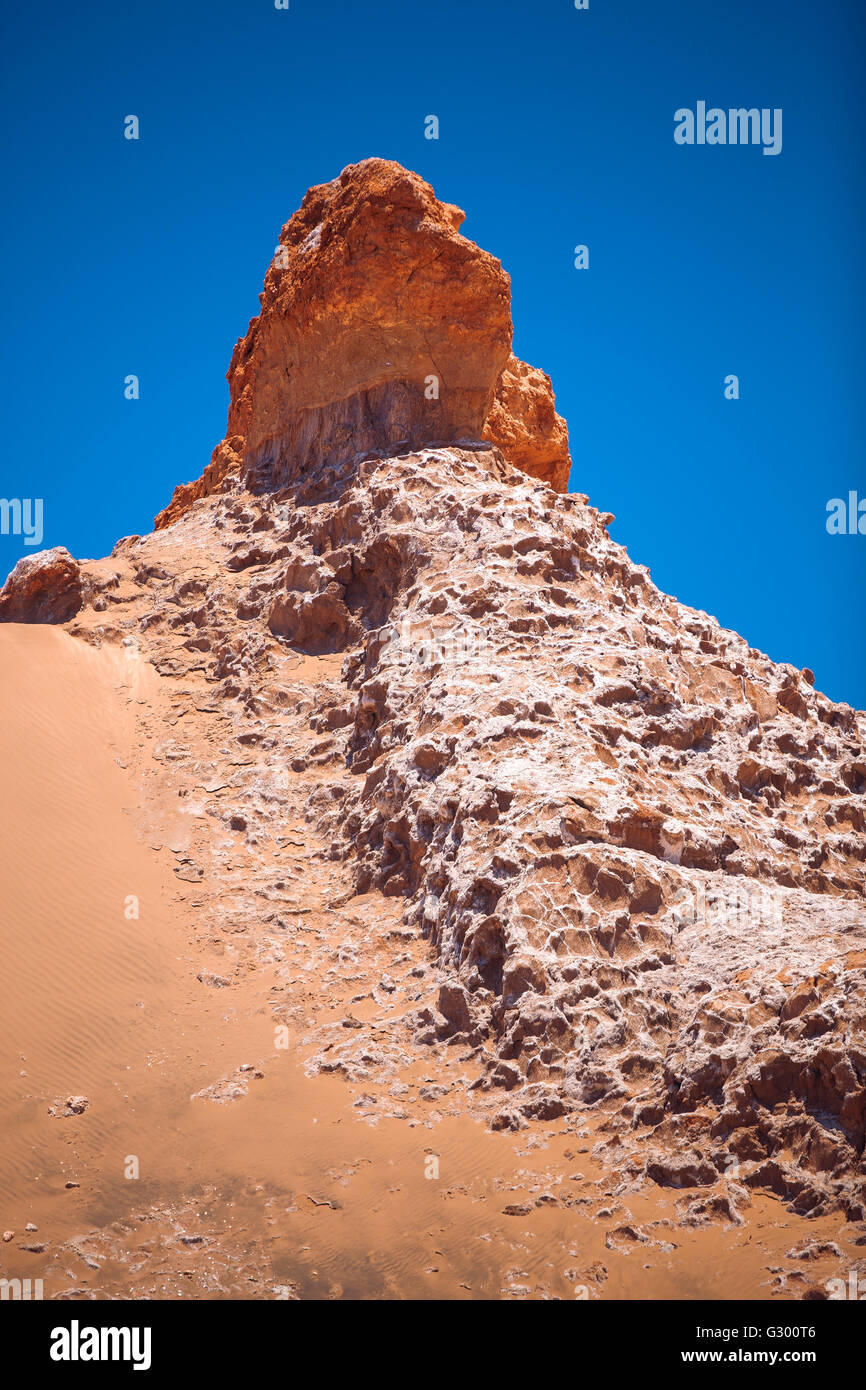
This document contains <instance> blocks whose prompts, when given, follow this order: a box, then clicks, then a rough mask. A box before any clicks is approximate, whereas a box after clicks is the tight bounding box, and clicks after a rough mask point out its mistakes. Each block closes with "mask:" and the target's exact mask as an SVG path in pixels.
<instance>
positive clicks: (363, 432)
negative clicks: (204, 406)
mask: <svg viewBox="0 0 866 1390" xmlns="http://www.w3.org/2000/svg"><path fill="white" fill-rule="evenodd" d="M463 220H464V214H463V213H462V212H461V211H460V209H459V208H457V207H454V206H453V205H452V204H450V203H442V202H440V201H439V200H438V199H437V198H436V196H435V194H434V192H433V190H432V188H431V187H430V185H429V184H427V183H425V182H424V180H423V179H421V178H419V176H418V175H417V174H413V173H410V172H409V171H408V170H406V169H404V168H402V166H401V165H399V164H395V163H393V162H391V161H389V160H384V159H367V160H364V161H363V162H362V163H361V164H354V165H350V166H349V167H348V168H347V169H344V170H343V172H342V174H340V176H339V178H337V179H334V180H333V181H332V182H331V183H326V184H321V185H320V186H318V187H316V188H311V189H310V191H309V192H308V193H307V195H306V197H305V198H304V200H303V203H302V204H301V207H300V209H299V210H298V211H297V212H296V213H295V214H294V216H293V217H291V218H290V219H289V221H288V222H287V223H286V225H285V226H284V227H283V230H282V232H281V233H280V240H279V246H278V247H277V253H276V255H275V257H274V260H273V262H272V264H271V265H270V267H269V268H268V271H267V274H266V276H265V287H264V291H263V293H262V294H261V296H260V300H261V312H260V313H259V315H258V317H257V318H255V319H253V320H252V321H251V323H250V326H249V330H248V332H247V334H246V337H245V338H242V339H241V340H240V341H239V342H238V343H237V345H236V346H235V350H234V354H233V356H232V360H231V365H230V367H229V371H228V381H229V386H230V391H231V403H230V406H229V418H228V430H227V435H226V439H225V440H223V441H222V443H221V444H220V445H218V446H217V448H216V449H215V451H214V454H213V457H212V459H211V462H210V464H209V466H208V468H207V469H206V470H205V472H204V474H203V476H202V477H201V478H200V479H199V480H198V481H197V482H195V483H187V484H184V485H182V486H181V487H179V488H177V489H176V490H175V494H174V497H173V499H172V502H171V504H170V506H169V507H167V508H166V510H165V511H164V512H162V513H161V514H160V516H158V517H157V519H156V526H157V528H160V527H163V526H166V525H168V524H170V523H171V522H172V521H174V520H176V519H177V517H178V516H180V515H182V513H183V512H184V511H185V510H186V509H187V508H188V507H189V506H190V505H191V503H192V502H194V501H196V500H197V499H198V498H200V497H205V496H208V495H210V494H212V493H214V492H218V491H220V490H222V488H223V486H224V484H225V481H226V479H227V478H229V477H232V476H236V475H239V476H240V478H241V480H242V481H243V482H244V483H246V484H247V485H248V486H251V487H253V488H254V489H260V488H265V489H270V488H278V487H282V486H284V485H285V484H286V483H288V482H290V481H292V480H295V479H297V478H298V477H299V476H301V475H302V474H304V473H306V472H308V471H309V470H310V469H312V468H314V467H316V466H317V465H318V464H320V463H333V464H342V463H345V462H347V461H351V460H352V459H354V458H357V457H358V456H359V455H363V454H365V453H370V452H375V451H380V452H383V453H386V454H387V453H397V452H400V451H404V452H405V450H407V449H409V448H416V447H419V446H421V445H424V444H447V443H454V442H456V441H458V440H472V441H480V440H482V438H483V439H485V440H490V441H492V442H494V443H496V444H497V445H498V446H499V447H500V448H501V450H502V452H503V453H504V454H505V456H506V458H508V459H509V460H510V461H511V462H513V463H515V464H516V465H517V467H519V468H522V469H524V470H525V471H526V472H528V473H532V474H533V475H534V476H535V477H538V478H542V479H543V480H544V481H545V482H549V483H551V484H552V486H554V487H555V488H557V489H558V490H560V491H562V490H564V489H565V487H566V484H567V479H568V466H569V459H568V434H567V430H566V427H565V422H564V421H563V420H561V419H560V417H559V416H558V415H557V414H556V411H555V409H554V404H553V391H552V389H551V385H550V380H549V378H548V377H547V376H545V374H544V373H543V372H539V371H536V370H535V369H534V368H532V367H527V366H526V365H525V363H522V362H519V361H518V360H517V358H515V357H513V356H511V337H512V328H511V309H510V302H511V294H510V281H509V278H508V276H507V275H506V273H505V271H504V270H503V269H502V266H501V265H500V263H499V261H497V260H496V259H495V258H494V257H493V256H490V255H488V253H487V252H486V251H482V250H481V249H480V248H479V247H477V246H476V245H475V244H474V243H473V242H471V241H469V240H467V238H466V237H464V236H462V235H461V234H460V232H459V230H458V229H459V227H460V225H461V223H462V222H463Z"/></svg>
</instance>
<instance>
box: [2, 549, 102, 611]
mask: <svg viewBox="0 0 866 1390" xmlns="http://www.w3.org/2000/svg"><path fill="white" fill-rule="evenodd" d="M81 603H82V592H81V567H80V565H79V563H78V561H77V560H73V558H72V556H71V555H70V554H69V551H68V550H65V549H64V548H63V546H62V545H59V546H56V547H55V548H54V549H53V550H40V551H39V552H38V553H37V554H35V555H25V556H24V558H23V559H22V560H19V561H18V564H17V565H16V566H15V568H14V570H13V571H12V573H11V574H10V576H9V578H8V579H7V581H6V583H5V585H4V587H3V589H2V591H0V622H6V623H66V622H68V621H69V619H70V618H72V617H74V616H75V614H76V613H77V612H78V610H79V608H80V607H81Z"/></svg>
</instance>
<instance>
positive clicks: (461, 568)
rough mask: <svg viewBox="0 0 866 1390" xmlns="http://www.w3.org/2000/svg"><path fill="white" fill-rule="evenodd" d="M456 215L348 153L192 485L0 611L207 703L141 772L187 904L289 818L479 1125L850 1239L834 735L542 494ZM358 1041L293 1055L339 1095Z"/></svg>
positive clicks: (860, 927) (856, 999) (851, 851)
mask: <svg viewBox="0 0 866 1390" xmlns="http://www.w3.org/2000/svg"><path fill="white" fill-rule="evenodd" d="M461 220H462V214H461V213H459V212H458V210H457V209H455V208H452V207H449V206H448V205H446V204H443V203H440V202H438V201H437V200H436V199H435V197H434V196H433V194H432V191H431V190H430V189H429V188H428V186H427V185H426V184H424V183H423V181H422V180H420V179H419V178H417V177H416V176H415V175H413V174H409V173H407V172H406V171H405V170H402V169H400V168H399V167H398V166H396V165H393V164H388V163H385V162H384V161H381V160H372V161H368V162H366V163H364V164H361V165H357V166H354V167H353V168H350V169H347V170H345V171H344V173H343V174H342V175H341V176H340V178H339V179H337V180H335V181H334V182H333V183H330V184H326V185H323V186H322V187H319V188H315V189H312V190H311V191H310V193H309V194H308V195H307V197H306V198H305V199H304V202H303V205H302V207H301V209H300V210H299V212H297V213H296V214H295V215H294V216H293V217H292V218H291V219H290V220H289V222H288V223H287V224H286V226H285V227H284V228H283V231H282V233H281V236H280V246H281V248H284V249H285V253H286V254H285V258H284V260H285V264H282V263H280V259H279V257H278V259H277V261H275V263H274V265H272V266H271V268H270V269H269V270H268V273H267V277H266V280H265V291H264V294H263V296H262V308H261V313H260V315H259V317H258V318H257V319H255V320H254V321H253V323H252V324H251V325H250V329H249V332H248V333H247V336H246V337H245V338H244V339H243V340H242V341H241V342H240V343H239V344H238V345H237V347H236V348H235V352H234V356H233V358H232V364H231V368H230V370H229V381H230V384H231V409H230V413H229V424H228V432H227V436H226V439H225V440H224V441H223V443H222V444H221V445H219V446H218V448H217V450H216V451H215V454H214V458H213V460H212V462H211V465H210V466H209V468H208V469H207V470H206V471H205V474H204V475H203V477H202V478H201V479H200V480H199V482H198V483H196V484H192V485H188V486H187V487H185V488H181V489H178V491H177V492H176V494H175V497H174V499H173V501H172V504H171V506H170V507H169V508H168V509H167V510H166V512H164V513H163V514H162V515H161V516H160V517H159V518H158V519H157V530H156V531H155V533H154V534H152V535H150V536H146V537H128V538H126V539H124V540H123V541H121V542H120V543H119V544H118V546H117V547H116V548H115V550H114V552H113V554H112V556H111V557H110V558H109V559H108V560H104V561H99V562H82V563H81V566H80V574H79V575H77V577H76V578H75V581H74V582H73V576H72V574H71V571H70V569H69V565H68V563H67V562H66V559H64V561H63V564H60V563H59V562H58V560H57V555H58V552H49V554H50V555H52V556H53V557H54V559H53V560H52V561H51V562H50V564H49V563H48V562H47V561H45V560H44V559H43V558H42V557H34V559H33V560H31V561H28V562H26V563H25V565H24V566H19V567H18V569H16V571H15V572H14V574H13V575H12V576H11V578H10V580H9V582H8V583H7V585H6V588H5V590H4V591H3V595H2V598H0V615H2V616H3V617H5V618H7V619H8V618H13V619H14V620H15V621H22V620H28V621H42V620H44V619H45V617H46V615H47V614H49V613H51V614H53V620H54V621H64V622H67V623H68V630H69V631H70V632H72V633H74V634H76V635H77V636H79V637H80V638H82V639H83V640H85V641H89V642H93V643H97V644H100V643H115V644H122V643H126V644H132V645H134V646H135V649H136V650H137V651H139V652H140V653H141V654H142V655H143V656H145V657H146V658H147V659H148V660H149V661H150V662H151V663H152V664H153V665H154V667H155V668H156V670H157V671H158V672H159V673H160V674H161V675H162V676H163V677H164V678H165V679H166V680H169V681H174V682H179V683H180V684H179V686H178V691H179V694H178V699H179V700H181V699H183V700H187V701H188V704H189V708H190V710H194V709H196V708H198V707H199V706H200V705H201V702H202V697H203V695H205V694H206V696H207V700H208V702H209V707H210V708H212V709H218V710H219V712H220V717H221V719H222V721H223V724H222V731H221V735H220V741H219V748H220V750H221V751H219V752H217V751H216V746H215V745H209V746H208V748H205V747H204V745H203V744H202V745H201V746H198V745H196V744H195V742H194V740H193V741H192V742H190V741H189V740H190V734H189V733H185V734H184V738H185V739H186V740H187V742H186V743H184V742H183V741H180V742H179V743H178V742H175V744H174V745H173V752H172V756H171V766H170V769H169V768H168V765H166V771H165V776H166V777H167V778H168V777H170V778H172V779H174V781H173V782H172V785H175V784H176V785H177V788H178V794H179V795H182V796H187V795H192V794H193V793H194V792H195V791H196V788H200V787H201V785H202V784H203V782H204V784H205V785H206V786H208V785H210V783H209V782H208V778H210V779H211V781H213V784H214V785H225V786H227V787H228V788H229V797H230V813H229V812H226V814H225V815H224V816H222V818H220V817H219V816H217V815H214V818H213V820H212V822H211V824H212V826H213V831H212V845H211V849H210V851H208V852H209V853H210V854H211V856H212V859H211V863H210V866H209V869H208V873H209V874H210V876H211V879H212V880H213V881H215V882H217V883H219V882H220V881H221V875H223V874H224V869H223V861H224V851H223V849H222V846H223V844H224V842H225V837H226V835H227V834H230V835H231V836H234V837H235V839H236V840H237V842H238V844H243V845H244V846H245V848H246V851H247V852H248V853H249V854H250V856H251V862H252V860H254V859H255V856H257V855H263V854H264V853H265V851H266V850H267V848H268V846H273V844H274V843H276V842H278V841H279V837H280V833H281V816H282V814H283V808H284V807H285V804H286V801H287V798H295V799H296V800H298V799H299V800H300V801H301V802H302V803H303V806H304V809H305V815H306V817H307V820H308V822H309V823H310V824H311V825H315V827H316V828H317V831H318V832H320V833H325V834H326V835H327V836H328V837H329V842H330V845H331V851H330V853H331V855H332V856H333V858H334V860H335V861H337V860H340V861H343V862H346V863H348V864H350V865H351V866H352V871H353V874H354V880H355V886H356V890H357V892H358V893H361V894H363V893H369V892H376V893H379V894H381V895H382V897H383V898H384V899H392V900H394V901H395V902H397V903H399V904H401V905H402V908H403V912H404V919H405V923H406V925H407V926H408V927H411V928H412V929H413V930H414V931H415V932H416V933H418V934H420V935H421V936H423V937H424V938H426V939H427V940H428V941H429V946H430V951H431V953H432V955H433V958H434V960H435V965H436V970H437V975H436V979H437V990H436V996H435V1000H433V1001H432V1002H429V1003H428V1002H423V1001H422V1002H421V1003H420V1004H417V1003H416V1005H414V1006H412V1007H409V1006H407V1007H406V1009H404V1010H403V1012H402V1013H401V1014H400V1016H399V1018H391V1019H390V1021H389V1022H388V1023H387V1025H382V1028H383V1029H384V1032H389V1030H390V1032H389V1036H390V1037H391V1038H392V1039H393V1046H394V1049H395V1050H397V1051H399V1050H400V1049H403V1050H404V1051H407V1050H409V1051H411V1049H412V1048H413V1047H414V1048H418V1049H428V1056H429V1050H430V1049H432V1050H433V1053H434V1054H435V1052H436V1050H437V1049H438V1050H440V1051H441V1050H442V1049H443V1048H448V1047H451V1046H453V1045H454V1044H455V1043H457V1044H460V1045H462V1046H464V1047H466V1048H467V1049H468V1050H469V1052H471V1054H472V1055H473V1057H474V1058H475V1060H476V1061H477V1064H478V1081H477V1083H476V1086H475V1089H474V1091H473V1093H472V1097H471V1098H470V1099H468V1100H467V1104H472V1105H474V1106H477V1107H478V1108H479V1109H480V1110H482V1111H485V1112H486V1113H487V1114H488V1116H489V1119H490V1123H491V1124H492V1125H493V1126H494V1127H498V1128H502V1127H507V1128H516V1127H521V1126H525V1125H527V1124H528V1123H530V1122H533V1121H541V1122H543V1121H548V1120H551V1119H554V1118H556V1117H558V1116H562V1115H564V1114H569V1113H572V1112H581V1111H586V1110H590V1109H591V1110H594V1111H598V1112H601V1113H602V1114H603V1115H604V1117H605V1118H604V1128H605V1132H606V1139H605V1142H604V1144H603V1146H602V1152H603V1155H604V1157H605V1160H606V1162H607V1163H608V1164H609V1166H610V1169H611V1171H613V1172H616V1173H617V1175H618V1178H619V1181H620V1182H622V1183H624V1184H626V1185H627V1184H639V1183H646V1182H654V1183H656V1184H661V1185H663V1186H670V1187H676V1188H684V1189H689V1190H691V1189H694V1191H693V1192H692V1191H690V1193H689V1200H690V1201H692V1202H693V1205H694V1204H695V1203H697V1206H700V1204H701V1203H703V1204H704V1206H703V1207H701V1210H702V1211H703V1210H710V1209H711V1208H712V1209H715V1208H713V1203H715V1204H716V1206H718V1209H719V1210H722V1209H724V1211H726V1212H727V1213H728V1215H729V1216H730V1215H731V1213H732V1212H733V1214H734V1216H733V1217H732V1218H731V1219H735V1217H736V1210H737V1208H738V1206H739V1205H740V1204H742V1203H744V1202H747V1201H748V1189H750V1188H767V1189H771V1190H772V1191H774V1192H776V1193H777V1194H779V1195H780V1196H782V1197H783V1198H784V1199H785V1200H786V1202H788V1203H789V1204H790V1205H791V1206H792V1207H793V1208H794V1209H796V1210H799V1211H801V1212H809V1213H814V1212H821V1211H827V1210H830V1209H832V1208H833V1207H838V1208H840V1209H841V1210H844V1212H845V1213H846V1214H847V1216H848V1218H849V1219H850V1220H857V1219H859V1220H863V1219H866V1179H864V1170H863V1151H864V1137H866V909H864V903H863V891H864V858H866V796H864V793H866V754H864V733H866V716H864V715H863V714H862V713H858V712H856V711H855V710H853V709H851V708H850V707H849V706H847V705H844V704H836V703H834V702H833V701H831V700H829V699H827V698H826V697H825V696H824V695H822V694H820V693H819V692H818V691H816V690H815V689H814V684H813V677H812V675H811V673H810V672H808V671H801V670H798V669H796V668H794V667H793V666H790V665H786V664H779V663H775V662H773V661H771V660H770V659H769V658H768V657H766V656H764V655H763V654H762V653H760V652H759V651H757V650H755V649H754V648H751V647H750V646H749V644H748V643H747V642H746V641H745V640H744V639H743V638H741V637H739V636H737V635H736V634H735V633H732V632H728V631H725V630H724V629H723V628H721V627H720V626H719V624H718V623H717V622H716V621H715V620H714V619H713V618H711V617H709V616H708V615H707V614H706V613H703V612H699V611H696V610H694V609H691V608H688V607H686V606H685V605H683V604H680V603H678V602H677V601H676V600H675V599H673V598H671V597H669V596H667V595H665V594H663V593H661V592H660V591H659V590H658V589H657V588H656V587H655V585H654V584H653V583H652V581H651V578H650V575H649V572H648V571H647V569H646V568H644V567H643V566H641V565H637V564H634V563H633V562H632V561H631V560H630V558H629V556H628V555H627V553H626V552H625V550H624V549H623V548H622V547H621V546H619V545H617V544H615V543H614V542H613V541H612V540H611V538H610V536H609V535H608V532H607V525H608V523H609V521H610V520H611V518H610V516H609V515H607V514H600V513H599V512H598V511H597V510H595V508H593V507H592V506H590V505H589V502H588V499H587V498H586V497H585V496H583V495H581V494H563V492H562V491H561V490H562V488H564V486H565V480H566V474H567V461H568V456H567V441H566V436H565V428H564V425H563V424H562V422H561V421H560V420H559V418H558V417H557V416H556V413H555V410H554V408H553V397H552V392H551V390H550V383H549V381H548V380H547V378H546V377H544V376H543V374H541V373H539V372H536V371H534V370H533V369H532V368H528V367H526V366H524V364H522V363H519V362H517V361H516V359H514V358H513V357H511V356H510V345H511V323H510V317H509V306H508V281H507V277H506V276H505V274H504V272H503V271H502V269H501V267H500V266H499V264H498V262H496V261H495V260H493V259H492V258H491V257H490V256H487V255H486V254H485V253H483V252H482V251H480V250H478V248H476V247H474V246H473V245H472V244H471V243H469V242H468V241H466V240H465V239H464V238H463V237H461V236H460V234H459V232H458V230H457V229H458V227H459V225H460V222H461ZM430 376H434V377H436V378H438V382H439V396H438V399H435V398H433V399H428V397H427V395H426V394H425V381H426V379H427V378H428V377H430ZM64 554H65V553H64ZM74 563H75V562H72V564H74ZM40 566H42V568H40ZM34 574H40V575H42V576H43V577H44V578H46V579H47V578H50V577H51V576H56V580H57V585H58V593H57V597H56V600H51V601H50V602H49V600H48V598H47V597H46V593H45V584H44V583H43V582H42V580H41V579H40V580H39V581H38V582H36V581H35V579H34ZM73 592H74V593H75V594H77V595H78V602H79V604H80V608H78V604H77V605H76V609H77V610H78V611H76V609H73V608H72V606H71V599H68V598H67V597H64V595H70V594H72V593H73ZM300 658H308V659H309V660H311V661H313V662H314V663H315V662H316V661H318V662H319V663H320V665H319V667H317V668H316V669H317V670H319V675H318V676H317V677H316V678H315V679H311V678H304V680H301V679H300V677H299V676H298V675H297V671H298V669H299V667H298V662H299V659H300ZM196 701H198V702H199V704H198V705H197V704H196ZM178 717H180V716H178ZM185 727H187V726H185ZM188 727H189V728H190V729H192V728H194V725H193V723H192V721H190V723H189V726H188ZM166 737H167V738H169V737H172V738H174V735H170V733H169V731H168V730H166ZM239 748H241V749H243V751H244V758H243V759H242V760H240V759H238V758H237V756H236V755H237V750H238V749H239ZM227 750H229V751H227ZM231 750H234V754H235V756H234V757H230V756H229V752H230V751H231ZM199 795H200V793H199ZM207 814H208V816H210V815H212V814H213V813H212V812H211V811H208V813H207ZM205 824H207V822H206V821H205ZM256 873H257V871H256V870H255V868H254V867H251V868H250V869H249V871H248V873H247V879H246V882H247V890H246V891H247V894H248V906H249V910H250V912H256V911H257V910H260V901H261V898H258V899H257V897H256V894H257V893H260V892H261V891H263V890H261V885H262V883H263V882H264V878H263V877H261V876H260V877H259V878H257V877H256ZM261 874H262V875H264V870H262V871H261ZM225 882H226V884H227V885H228V883H229V882H230V880H229V879H228V878H226V879H225ZM268 883H269V885H270V886H269V889H268V892H267V894H265V895H264V896H266V897H267V900H268V902H269V903H273V902H274V900H275V899H276V900H277V901H278V900H279V892H277V891H275V890H274V889H273V884H272V879H271V880H268ZM231 884H232V888H231V892H232V893H233V894H234V895H235V900H236V897H237V894H238V891H239V890H238V886H237V883H236V881H235V880H234V879H232V880H231ZM227 891H228V888H227ZM359 1029H360V1024H359ZM382 1035H383V1036H384V1033H383V1034H382ZM366 1042H367V1045H369V1043H368V1040H366ZM364 1046H365V1037H364V1035H363V1033H361V1032H356V1031H354V1030H349V1031H348V1033H346V1032H345V1031H344V1032H343V1033H342V1034H340V1035H339V1037H336V1038H335V1039H334V1040H332V1041H331V1042H329V1043H328V1050H327V1056H326V1055H325V1052H324V1051H323V1053H322V1059H321V1063H322V1065H323V1066H325V1065H326V1066H327V1067H328V1068H329V1069H331V1070H334V1069H339V1070H342V1071H343V1072H344V1074H345V1075H346V1076H347V1077H349V1078H350V1079H351V1078H353V1077H362V1076H363V1075H364V1067H365V1065H367V1066H368V1065H369V1063H366V1062H365V1061H364V1057H365V1055H367V1056H369V1054H364V1052H363V1048H364ZM382 1046H385V1045H384V1044H382ZM427 1065H428V1067H429V1068H431V1069H432V1068H433V1067H434V1066H435V1062H434V1061H433V1060H428V1063H427ZM731 1174H733V1175H734V1176H733V1177H732V1176H731ZM721 1183H724V1184H725V1185H724V1194H723V1196H720V1195H719V1191H720V1189H719V1184H721ZM708 1189H711V1190H712V1191H710V1192H709V1194H708V1191H707V1190H708ZM714 1193H715V1195H713V1194H714ZM697 1206H695V1210H696V1211H697Z"/></svg>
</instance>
